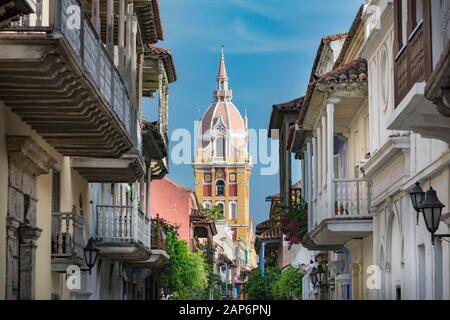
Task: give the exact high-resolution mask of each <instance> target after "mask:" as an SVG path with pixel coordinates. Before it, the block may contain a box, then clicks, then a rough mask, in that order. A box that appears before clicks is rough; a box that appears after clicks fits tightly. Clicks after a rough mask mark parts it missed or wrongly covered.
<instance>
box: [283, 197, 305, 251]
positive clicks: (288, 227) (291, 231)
mask: <svg viewBox="0 0 450 320" xmlns="http://www.w3.org/2000/svg"><path fill="white" fill-rule="evenodd" d="M279 208H280V225H281V231H282V232H283V234H284V235H285V236H286V238H285V239H286V241H288V242H289V244H290V245H293V244H300V243H301V241H302V239H303V236H304V235H305V234H306V233H307V232H308V205H307V203H306V202H305V201H304V200H303V198H301V197H299V198H297V199H290V201H289V205H288V206H282V205H280V206H279Z"/></svg>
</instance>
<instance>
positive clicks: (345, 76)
mask: <svg viewBox="0 0 450 320" xmlns="http://www.w3.org/2000/svg"><path fill="white" fill-rule="evenodd" d="M363 81H367V61H366V59H362V58H359V59H356V60H354V61H352V62H350V63H347V64H345V65H343V66H342V67H339V68H336V69H334V70H332V71H330V72H328V73H325V74H323V75H321V76H319V77H318V78H317V79H316V83H320V84H330V83H333V82H334V83H342V82H363Z"/></svg>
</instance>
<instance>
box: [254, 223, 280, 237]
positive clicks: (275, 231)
mask: <svg viewBox="0 0 450 320" xmlns="http://www.w3.org/2000/svg"><path fill="white" fill-rule="evenodd" d="M259 238H261V239H262V240H276V239H282V238H283V233H282V232H281V226H279V225H276V226H274V227H272V228H270V229H268V230H266V231H264V232H263V233H261V234H260V235H259Z"/></svg>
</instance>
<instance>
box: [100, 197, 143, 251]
mask: <svg viewBox="0 0 450 320" xmlns="http://www.w3.org/2000/svg"><path fill="white" fill-rule="evenodd" d="M150 237H151V234H150V221H149V219H147V218H146V217H145V215H144V214H143V213H141V212H140V211H139V210H138V209H137V208H136V207H133V206H112V205H98V206H97V241H98V242H99V243H102V242H105V243H114V242H117V243H127V242H135V243H138V242H139V243H142V244H144V245H145V246H147V247H148V248H150V245H151V244H150V243H151V241H150Z"/></svg>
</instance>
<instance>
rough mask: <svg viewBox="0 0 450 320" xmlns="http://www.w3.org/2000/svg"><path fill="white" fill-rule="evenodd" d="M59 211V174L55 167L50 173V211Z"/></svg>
mask: <svg viewBox="0 0 450 320" xmlns="http://www.w3.org/2000/svg"><path fill="white" fill-rule="evenodd" d="M60 211H61V174H60V173H59V171H57V170H56V169H53V173H52V212H60Z"/></svg>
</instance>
